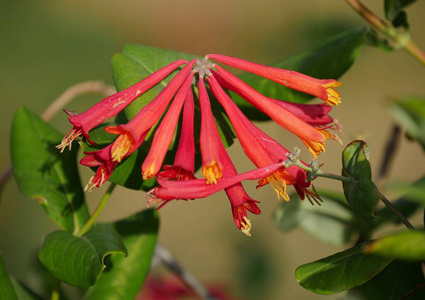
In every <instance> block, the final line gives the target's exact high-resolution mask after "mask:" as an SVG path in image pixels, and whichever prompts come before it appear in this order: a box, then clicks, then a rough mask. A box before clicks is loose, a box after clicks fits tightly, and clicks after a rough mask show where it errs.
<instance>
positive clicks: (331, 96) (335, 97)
mask: <svg viewBox="0 0 425 300" xmlns="http://www.w3.org/2000/svg"><path fill="white" fill-rule="evenodd" d="M341 85H342V83H341V82H338V81H336V82H331V83H328V84H325V85H323V87H324V88H325V89H326V92H327V93H328V99H327V100H325V102H326V103H327V104H329V105H338V104H340V103H341V96H340V94H339V93H338V92H337V91H335V90H334V89H333V88H334V87H339V86H341Z"/></svg>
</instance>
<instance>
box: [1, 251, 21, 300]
mask: <svg viewBox="0 0 425 300" xmlns="http://www.w3.org/2000/svg"><path fill="white" fill-rule="evenodd" d="M0 299H8V300H9V299H10V300H15V299H16V300H18V297H17V296H16V293H15V290H14V288H13V286H12V283H11V281H10V279H9V275H8V274H7V271H6V266H5V265H4V262H3V255H2V254H1V253H0Z"/></svg>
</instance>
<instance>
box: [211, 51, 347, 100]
mask: <svg viewBox="0 0 425 300" xmlns="http://www.w3.org/2000/svg"><path fill="white" fill-rule="evenodd" d="M208 57H209V58H211V59H215V60H217V61H219V62H221V63H223V64H226V65H229V66H232V67H234V68H238V69H241V70H244V71H247V72H251V73H254V74H257V75H260V76H262V77H265V78H268V79H270V80H273V81H275V82H277V83H279V84H281V85H284V86H287V87H289V88H291V89H294V90H298V91H301V92H303V93H307V94H310V95H313V96H316V97H318V98H320V99H322V100H323V101H325V102H326V103H327V104H329V105H338V104H339V103H341V97H340V95H339V93H338V92H337V91H335V90H334V89H333V88H334V87H338V86H340V85H341V83H340V82H338V81H336V80H335V79H317V78H313V77H310V76H307V75H304V74H302V73H298V72H295V71H290V70H284V69H279V68H275V67H270V66H264V65H260V64H256V63H253V62H249V61H246V60H243V59H240V58H235V57H231V56H226V55H220V54H209V55H208Z"/></svg>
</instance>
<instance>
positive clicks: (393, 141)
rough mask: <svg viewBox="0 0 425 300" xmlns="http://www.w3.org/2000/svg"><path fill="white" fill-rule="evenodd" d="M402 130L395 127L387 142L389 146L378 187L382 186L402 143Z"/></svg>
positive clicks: (377, 182)
mask: <svg viewBox="0 0 425 300" xmlns="http://www.w3.org/2000/svg"><path fill="white" fill-rule="evenodd" d="M400 136H401V128H400V126H398V125H397V124H394V125H393V130H392V132H391V135H390V137H389V138H388V141H387V146H386V147H385V152H384V155H383V158H382V161H381V167H380V169H379V174H378V179H377V180H376V185H377V186H380V185H381V184H382V181H383V180H384V179H385V177H386V176H387V175H388V171H389V169H390V166H391V162H392V161H393V158H394V155H395V152H396V150H397V148H398V145H399V143H400Z"/></svg>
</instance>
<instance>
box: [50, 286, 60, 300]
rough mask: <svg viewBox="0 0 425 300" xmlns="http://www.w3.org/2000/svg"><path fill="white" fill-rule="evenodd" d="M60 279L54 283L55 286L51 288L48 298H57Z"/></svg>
mask: <svg viewBox="0 0 425 300" xmlns="http://www.w3.org/2000/svg"><path fill="white" fill-rule="evenodd" d="M59 286H60V281H58V282H57V283H56V284H55V287H54V288H53V289H52V293H51V294H50V300H59V299H60V292H59Z"/></svg>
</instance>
